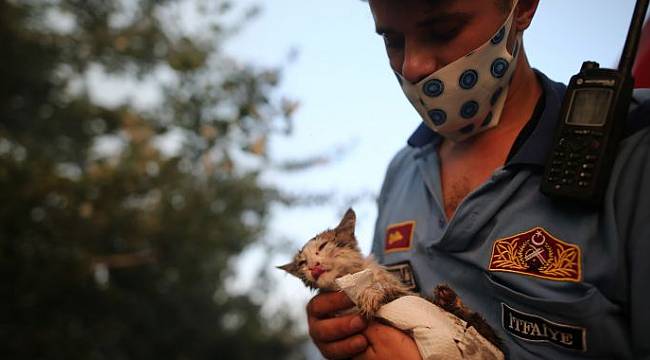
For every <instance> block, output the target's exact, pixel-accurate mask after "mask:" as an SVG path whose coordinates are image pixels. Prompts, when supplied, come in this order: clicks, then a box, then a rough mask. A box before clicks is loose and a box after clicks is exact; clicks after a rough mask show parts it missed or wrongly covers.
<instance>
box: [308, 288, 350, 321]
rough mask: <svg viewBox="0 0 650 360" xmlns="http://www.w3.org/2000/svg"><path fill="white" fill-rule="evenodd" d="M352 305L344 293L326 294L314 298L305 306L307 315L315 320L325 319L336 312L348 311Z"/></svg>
mask: <svg viewBox="0 0 650 360" xmlns="http://www.w3.org/2000/svg"><path fill="white" fill-rule="evenodd" d="M353 306H354V303H353V302H352V300H350V298H349V297H348V296H347V295H345V293H343V292H340V291H337V292H326V293H322V294H318V295H316V296H314V297H313V298H312V299H311V300H310V301H309V304H307V315H308V316H313V317H317V318H326V317H329V316H331V315H333V314H334V313H336V312H339V311H342V310H345V309H349V308H351V307H353Z"/></svg>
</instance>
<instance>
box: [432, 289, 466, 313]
mask: <svg viewBox="0 0 650 360" xmlns="http://www.w3.org/2000/svg"><path fill="white" fill-rule="evenodd" d="M433 295H434V298H433V303H434V304H436V305H438V306H440V307H441V308H443V309H445V310H447V311H448V312H455V310H457V309H458V308H459V307H460V306H459V305H460V304H459V302H460V299H458V295H456V292H455V291H454V290H452V289H451V288H450V287H449V286H448V285H444V284H441V285H438V286H436V288H435V290H433Z"/></svg>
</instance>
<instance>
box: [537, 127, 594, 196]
mask: <svg viewBox="0 0 650 360" xmlns="http://www.w3.org/2000/svg"><path fill="white" fill-rule="evenodd" d="M602 137H603V133H602V132H601V131H596V130H589V129H571V130H567V131H566V132H565V133H564V136H563V137H562V138H561V139H560V141H559V142H558V146H557V148H556V151H555V152H554V153H553V155H552V159H551V168H550V171H549V177H547V179H546V180H547V181H548V182H550V183H551V184H553V185H554V187H555V188H556V189H560V188H563V187H567V186H569V187H573V186H576V185H577V186H579V187H589V186H591V184H592V178H593V170H594V168H595V162H596V160H597V159H598V155H599V152H598V150H599V149H600V147H601V141H600V140H601V139H602ZM569 139H570V140H569Z"/></svg>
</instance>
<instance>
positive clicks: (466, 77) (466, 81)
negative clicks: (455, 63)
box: [458, 69, 478, 90]
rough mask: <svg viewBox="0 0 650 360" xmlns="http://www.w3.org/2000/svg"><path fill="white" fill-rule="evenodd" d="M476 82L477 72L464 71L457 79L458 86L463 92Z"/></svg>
mask: <svg viewBox="0 0 650 360" xmlns="http://www.w3.org/2000/svg"><path fill="white" fill-rule="evenodd" d="M477 82H478V72H476V70H471V69H470V70H465V71H464V72H463V73H462V74H461V75H460V78H459V79H458V85H460V87H461V88H463V89H465V90H469V89H471V88H473V87H474V85H476V83H477Z"/></svg>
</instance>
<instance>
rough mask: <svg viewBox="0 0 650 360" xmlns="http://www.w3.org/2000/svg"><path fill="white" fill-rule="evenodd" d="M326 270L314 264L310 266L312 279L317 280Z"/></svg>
mask: <svg viewBox="0 0 650 360" xmlns="http://www.w3.org/2000/svg"><path fill="white" fill-rule="evenodd" d="M326 272H327V270H325V269H323V268H322V267H321V266H314V267H313V268H311V276H312V277H313V278H314V280H318V278H319V277H320V276H321V275H323V274H324V273H326Z"/></svg>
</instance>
